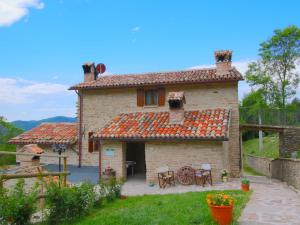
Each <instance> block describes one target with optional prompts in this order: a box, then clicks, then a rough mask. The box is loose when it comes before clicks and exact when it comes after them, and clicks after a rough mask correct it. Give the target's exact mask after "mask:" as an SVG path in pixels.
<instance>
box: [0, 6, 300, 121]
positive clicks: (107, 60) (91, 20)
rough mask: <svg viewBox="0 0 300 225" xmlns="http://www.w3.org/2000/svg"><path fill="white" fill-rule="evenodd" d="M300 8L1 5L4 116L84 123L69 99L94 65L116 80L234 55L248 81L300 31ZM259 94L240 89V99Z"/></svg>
mask: <svg viewBox="0 0 300 225" xmlns="http://www.w3.org/2000/svg"><path fill="white" fill-rule="evenodd" d="M299 8H300V1H297V0H282V1H279V0H272V1H268V0H243V1H241V0H226V1H224V0H218V1H217V0H215V1H212V0H201V1H199V0H188V1H183V0H181V1H179V0H164V1H161V0H151V1H150V0H148V1H147V0H144V1H140V0H135V1H133V0H132V1H131V0H127V1H124V0H0V115H3V116H4V117H5V118H7V119H8V120H9V121H12V120H19V119H21V120H36V119H42V118H47V117H52V116H58V115H60V116H73V117H74V116H75V111H76V108H75V106H76V99H77V98H76V94H75V92H74V91H68V90H67V89H68V88H69V87H70V86H71V85H73V84H76V83H79V82H82V81H83V71H82V67H81V66H82V64H83V63H84V62H87V61H93V62H95V63H104V64H105V65H106V68H107V74H122V73H143V72H150V71H173V70H185V69H189V68H195V67H196V68H199V67H200V68H201V67H205V66H211V65H213V64H214V57H213V53H214V51H215V50H220V49H231V50H233V64H234V66H236V67H237V69H239V70H240V71H241V72H242V73H244V72H245V71H246V69H247V65H248V63H249V62H252V61H254V60H256V59H258V49H259V44H260V43H261V42H263V41H265V40H267V39H268V38H269V37H271V36H272V34H273V31H274V30H275V29H281V28H284V27H286V26H289V25H296V26H298V27H300V13H299ZM298 69H299V71H300V68H298ZM250 90H251V89H250V87H249V86H248V85H247V84H246V82H244V81H243V82H240V85H239V98H240V99H241V98H242V97H243V96H244V95H245V94H246V93H248V92H249V91H250ZM297 96H300V91H299V89H298V93H297Z"/></svg>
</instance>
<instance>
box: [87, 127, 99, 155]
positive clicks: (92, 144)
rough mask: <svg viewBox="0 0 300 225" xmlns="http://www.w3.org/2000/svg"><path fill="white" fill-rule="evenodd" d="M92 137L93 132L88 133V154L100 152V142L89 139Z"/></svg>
mask: <svg viewBox="0 0 300 225" xmlns="http://www.w3.org/2000/svg"><path fill="white" fill-rule="evenodd" d="M92 135H93V132H89V146H88V151H89V152H90V153H92V152H98V151H99V150H100V147H101V145H100V142H99V141H98V140H93V139H91V137H92Z"/></svg>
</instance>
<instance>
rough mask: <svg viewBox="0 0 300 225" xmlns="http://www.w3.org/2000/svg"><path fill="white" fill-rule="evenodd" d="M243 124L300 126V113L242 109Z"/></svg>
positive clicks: (241, 118) (294, 111) (295, 111)
mask: <svg viewBox="0 0 300 225" xmlns="http://www.w3.org/2000/svg"><path fill="white" fill-rule="evenodd" d="M240 122H241V124H245V123H246V124H264V125H285V126H300V112H299V111H297V110H291V109H286V110H282V109H274V108H273V109H255V108H253V107H240Z"/></svg>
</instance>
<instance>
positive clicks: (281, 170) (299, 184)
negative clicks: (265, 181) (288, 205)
mask: <svg viewBox="0 0 300 225" xmlns="http://www.w3.org/2000/svg"><path fill="white" fill-rule="evenodd" d="M246 160H247V162H248V164H249V166H250V167H252V168H253V169H254V170H256V171H257V172H260V173H262V174H264V175H266V176H268V177H272V178H275V179H278V180H281V181H284V182H286V183H287V184H288V185H291V186H294V187H295V188H298V189H300V159H288V158H278V159H268V158H261V157H257V156H249V155H248V156H246ZM269 168H270V169H269Z"/></svg>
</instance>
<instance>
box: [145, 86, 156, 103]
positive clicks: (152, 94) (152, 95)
mask: <svg viewBox="0 0 300 225" xmlns="http://www.w3.org/2000/svg"><path fill="white" fill-rule="evenodd" d="M157 102H158V93H157V90H146V91H145V105H150V106H151V105H157Z"/></svg>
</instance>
